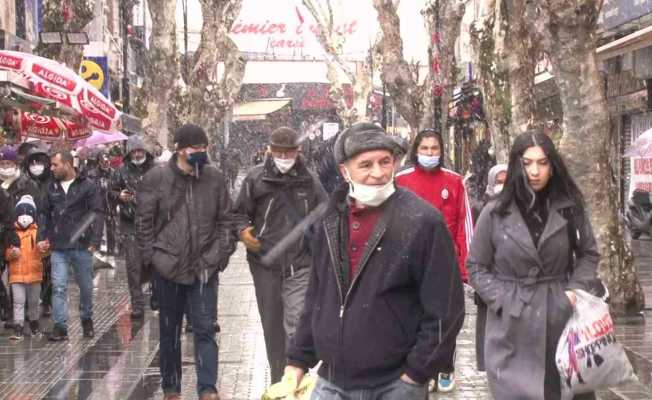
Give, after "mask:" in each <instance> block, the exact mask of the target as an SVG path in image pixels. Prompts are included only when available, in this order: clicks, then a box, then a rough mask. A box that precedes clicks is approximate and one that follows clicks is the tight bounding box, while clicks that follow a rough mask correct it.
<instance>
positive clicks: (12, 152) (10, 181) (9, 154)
mask: <svg viewBox="0 0 652 400" xmlns="http://www.w3.org/2000/svg"><path fill="white" fill-rule="evenodd" d="M0 180H1V181H2V184H0V187H1V188H2V190H4V191H5V193H7V194H8V195H9V197H10V198H11V201H12V202H13V203H14V204H15V203H17V202H18V200H20V198H21V197H23V196H24V195H30V196H32V198H33V199H34V200H35V201H36V205H37V209H38V207H39V206H40V200H41V196H40V191H39V188H38V186H37V185H36V183H35V182H34V181H32V180H31V179H30V178H29V175H27V174H25V173H23V172H22V171H21V170H20V168H19V167H18V152H17V150H16V148H15V147H13V146H7V145H5V146H2V147H0Z"/></svg>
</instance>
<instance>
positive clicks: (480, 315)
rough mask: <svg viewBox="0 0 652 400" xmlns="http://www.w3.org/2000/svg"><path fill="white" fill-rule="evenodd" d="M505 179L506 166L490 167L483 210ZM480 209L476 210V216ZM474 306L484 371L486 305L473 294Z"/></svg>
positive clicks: (479, 365)
mask: <svg viewBox="0 0 652 400" xmlns="http://www.w3.org/2000/svg"><path fill="white" fill-rule="evenodd" d="M506 179H507V164H498V165H494V166H493V167H491V169H490V170H489V173H488V174H487V189H486V190H485V195H484V203H483V204H482V208H484V207H485V206H486V205H487V203H488V202H490V201H491V200H494V199H495V198H496V197H498V196H499V195H500V192H502V191H503V186H504V185H505V180H506ZM481 211H482V209H480V210H478V215H479V214H480V212H481ZM473 297H474V301H475V305H476V306H477V307H478V309H477V314H476V318H475V360H476V363H477V368H478V371H484V370H485V366H484V330H485V325H486V322H487V305H486V304H485V303H484V302H483V301H482V299H481V298H480V296H479V295H478V294H477V293H475V294H474V296H473Z"/></svg>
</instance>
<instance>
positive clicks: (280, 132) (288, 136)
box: [270, 126, 299, 149]
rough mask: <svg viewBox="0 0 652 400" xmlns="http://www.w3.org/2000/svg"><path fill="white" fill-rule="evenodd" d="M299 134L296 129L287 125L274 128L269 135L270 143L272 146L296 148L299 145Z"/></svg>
mask: <svg viewBox="0 0 652 400" xmlns="http://www.w3.org/2000/svg"><path fill="white" fill-rule="evenodd" d="M298 139H299V135H298V134H297V131H295V130H294V129H292V128H289V127H287V126H282V127H280V128H276V129H274V132H272V135H271V137H270V144H271V145H272V146H274V147H281V148H284V149H296V148H297V147H299V142H298Z"/></svg>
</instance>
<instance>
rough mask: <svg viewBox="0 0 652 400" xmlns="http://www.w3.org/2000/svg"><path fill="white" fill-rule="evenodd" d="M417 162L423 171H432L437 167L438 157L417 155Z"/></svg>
mask: <svg viewBox="0 0 652 400" xmlns="http://www.w3.org/2000/svg"><path fill="white" fill-rule="evenodd" d="M417 161H418V162H419V165H421V166H422V167H423V168H425V169H433V168H436V167H438V166H439V156H426V155H423V154H417Z"/></svg>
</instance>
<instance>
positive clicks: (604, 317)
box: [555, 290, 636, 399]
mask: <svg viewBox="0 0 652 400" xmlns="http://www.w3.org/2000/svg"><path fill="white" fill-rule="evenodd" d="M574 293H575V294H576V295H577V303H576V304H575V309H574V311H573V315H572V316H571V318H570V319H569V320H568V322H567V323H566V327H565V328H564V331H563V332H562V334H561V337H560V338H559V344H558V345H557V354H556V355H555V359H556V360H557V369H559V375H560V376H561V394H562V396H561V398H562V399H572V397H573V395H575V394H580V393H586V392H591V391H594V390H597V389H599V388H601V387H605V386H616V385H619V384H621V383H624V382H627V381H630V380H634V379H636V377H635V375H634V371H633V369H632V364H631V363H630V362H629V359H628V358H627V355H626V354H625V350H624V349H623V347H622V346H621V345H620V343H618V342H616V334H615V331H614V325H613V321H612V320H611V315H609V306H608V305H607V303H605V302H604V301H602V300H601V299H600V298H598V297H595V296H593V295H591V294H589V293H586V292H584V291H582V290H574Z"/></svg>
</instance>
